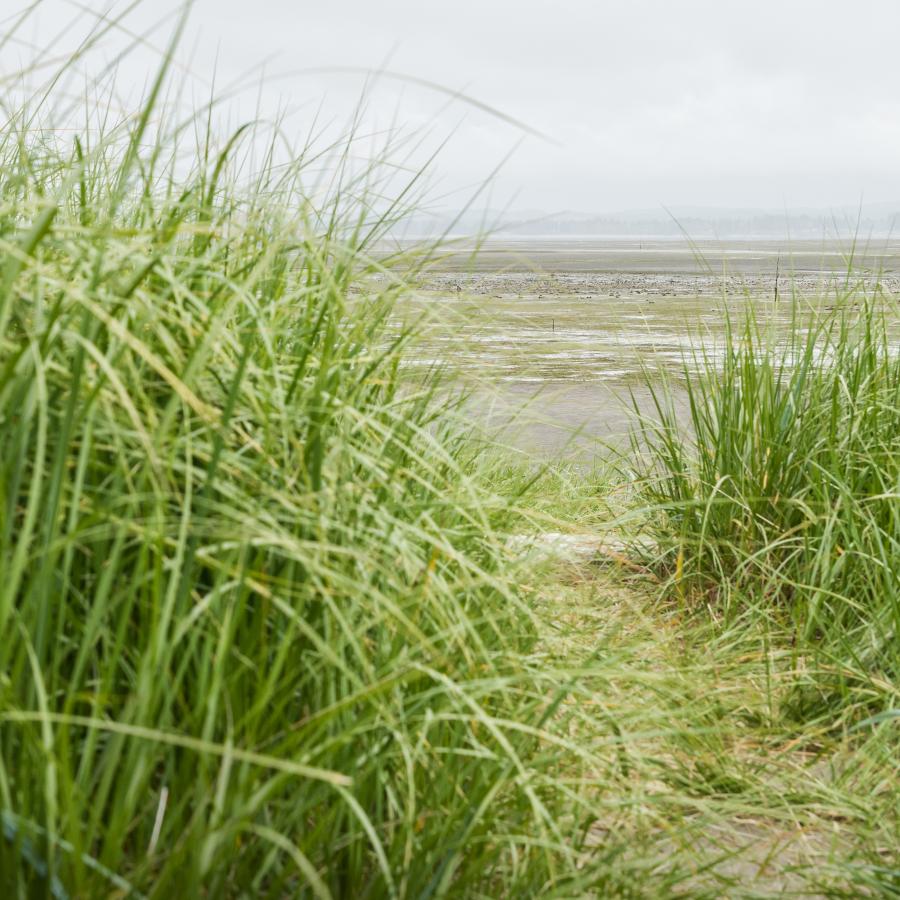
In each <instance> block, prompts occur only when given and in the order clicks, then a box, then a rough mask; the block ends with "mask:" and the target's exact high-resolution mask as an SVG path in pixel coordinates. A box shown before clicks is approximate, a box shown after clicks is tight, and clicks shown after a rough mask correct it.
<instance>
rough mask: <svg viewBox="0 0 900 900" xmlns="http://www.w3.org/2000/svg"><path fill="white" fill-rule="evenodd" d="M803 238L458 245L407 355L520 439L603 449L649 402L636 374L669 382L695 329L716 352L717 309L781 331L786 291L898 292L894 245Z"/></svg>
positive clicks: (418, 307)
mask: <svg viewBox="0 0 900 900" xmlns="http://www.w3.org/2000/svg"><path fill="white" fill-rule="evenodd" d="M812 243H813V242H799V243H795V244H792V245H788V244H786V243H784V242H774V241H767V242H758V243H753V244H720V243H716V244H712V243H710V242H707V243H705V244H703V245H699V246H695V245H691V244H688V243H687V242H677V241H657V242H645V241H639V240H635V241H596V240H593V241H566V242H560V241H515V242H510V243H497V244H490V245H488V246H486V247H485V248H484V249H483V250H482V251H481V253H480V254H479V255H478V256H476V257H475V258H474V260H473V259H472V257H471V255H468V253H467V252H466V251H464V250H463V249H462V248H460V249H458V250H457V251H455V252H454V253H449V254H446V255H444V256H442V257H441V258H440V259H439V260H438V261H437V262H436V263H435V265H434V266H433V267H432V268H431V269H430V271H429V272H428V273H427V275H426V276H424V277H423V278H422V279H421V280H420V282H419V285H418V291H417V294H416V296H415V298H414V299H413V300H412V301H410V305H409V312H410V313H411V314H412V315H415V316H417V317H418V316H422V317H424V329H423V334H422V339H421V343H420V346H419V352H418V353H417V355H416V358H414V359H413V360H412V361H411V365H412V366H413V367H416V366H430V365H433V364H434V363H436V362H437V363H447V364H449V365H450V366H451V367H452V368H455V369H457V370H458V371H459V372H460V374H461V375H462V376H463V378H464V380H465V381H466V382H467V383H468V385H469V386H470V388H471V389H472V390H473V391H474V396H473V400H472V402H471V404H470V407H469V412H470V413H471V415H473V416H474V417H476V418H477V419H478V420H480V421H481V422H483V423H484V424H485V426H486V427H487V428H488V430H489V431H491V432H493V433H499V435H500V437H501V439H502V440H504V441H507V442H509V443H511V444H512V445H514V446H515V447H517V448H519V449H522V450H524V451H526V452H528V453H535V454H537V455H539V456H542V457H563V458H568V459H572V460H577V461H586V460H589V459H590V458H591V457H594V456H597V455H606V454H608V452H609V450H608V448H609V446H613V447H622V446H623V445H624V444H625V443H626V442H627V435H628V431H629V429H630V427H631V425H632V423H633V417H632V413H631V412H629V411H628V408H629V407H630V406H631V403H632V398H634V399H635V400H636V401H637V403H638V405H639V406H640V407H641V409H642V410H645V409H647V407H648V406H649V405H650V404H649V394H648V392H647V389H646V387H644V386H643V385H642V381H643V375H642V373H648V372H649V373H650V374H651V377H657V376H658V377H661V375H662V373H663V372H664V371H665V372H667V373H669V374H670V375H671V376H672V377H673V378H674V379H675V383H676V385H677V380H678V378H680V377H683V376H684V354H685V351H686V350H688V349H689V348H691V347H694V346H696V345H697V343H698V341H699V340H702V342H703V343H704V345H705V346H707V347H709V348H710V352H711V353H712V354H713V356H714V355H715V353H716V343H717V340H719V339H720V338H721V336H722V334H723V331H724V326H725V318H726V315H729V314H730V315H734V316H740V315H742V314H743V312H744V311H746V308H747V306H748V305H751V306H752V307H753V309H754V312H755V313H756V314H757V315H758V316H759V317H760V318H761V319H762V320H768V321H771V322H772V324H773V326H774V327H775V328H784V329H787V327H788V325H789V322H790V320H791V315H792V305H793V304H792V302H791V301H792V299H793V300H795V301H796V302H797V303H799V304H800V305H801V306H804V307H806V306H809V307H810V308H822V307H825V308H827V307H829V306H831V305H834V304H835V303H841V302H845V301H844V300H842V299H841V298H842V295H845V294H846V292H847V290H848V288H849V287H851V286H856V287H862V288H863V289H865V290H867V291H871V290H873V289H874V288H875V285H876V284H877V285H879V286H880V288H879V289H880V290H882V291H885V292H887V293H889V294H900V242H894V243H890V244H889V243H888V242H881V243H880V244H878V245H877V246H876V245H875V244H874V242H873V243H871V244H870V245H869V246H868V247H866V248H861V247H857V248H851V247H849V246H848V245H847V244H838V243H834V242H833V243H831V244H826V243H822V242H818V243H816V244H815V246H812V245H811V244H812ZM698 251H700V252H698ZM464 253H465V254H466V255H465V259H464V258H463V254H464ZM714 265H715V266H718V271H715V270H714V268H713V266H714ZM848 273H849V274H848ZM688 368H690V365H689V366H688ZM676 393H677V387H676ZM676 402H681V401H680V399H679V398H676Z"/></svg>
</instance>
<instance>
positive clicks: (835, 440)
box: [633, 292, 900, 712]
mask: <svg viewBox="0 0 900 900" xmlns="http://www.w3.org/2000/svg"><path fill="white" fill-rule="evenodd" d="M797 302H798V305H797V308H796V309H795V314H794V318H793V321H792V323H791V325H790V326H789V327H787V328H786V329H785V328H777V327H773V326H771V325H770V324H767V323H766V321H765V320H764V317H757V316H754V315H753V314H752V312H751V313H750V314H748V315H747V316H746V317H745V318H744V319H742V320H738V321H730V322H729V327H728V329H727V332H726V334H725V337H724V340H723V342H722V344H721V346H720V347H718V348H715V349H713V348H709V349H707V350H706V351H704V350H699V349H698V350H697V351H695V352H694V353H693V354H690V355H689V357H688V358H687V359H686V360H685V372H684V376H685V377H684V378H683V379H679V382H678V386H677V387H676V386H675V385H674V384H670V385H669V386H668V388H667V387H662V388H659V387H654V386H652V385H651V389H652V391H653V398H654V403H655V413H656V414H655V416H652V417H646V418H645V419H644V420H643V425H642V427H641V428H640V429H639V430H638V433H637V437H636V440H635V445H634V449H635V453H634V454H633V458H634V459H635V460H636V466H637V469H638V472H639V476H640V481H641V491H642V497H643V502H645V503H646V504H647V505H648V506H649V507H650V508H651V509H652V510H654V514H653V516H652V524H651V528H652V529H653V530H654V531H655V533H656V536H657V538H658V539H659V541H660V547H661V551H662V556H663V562H664V567H665V568H666V569H667V571H668V573H669V576H670V586H671V587H672V589H673V590H674V592H675V594H676V595H677V596H678V597H680V598H682V599H684V600H686V601H688V602H692V603H695V604H708V605H709V606H710V607H711V608H713V609H715V610H716V612H717V614H725V615H727V616H730V617H731V620H732V621H736V620H737V619H740V618H742V619H744V620H745V621H750V622H753V621H755V622H760V621H762V622H769V623H770V624H772V625H774V626H775V627H776V628H777V629H779V630H780V633H781V634H785V633H787V636H788V637H789V639H790V641H791V642H792V644H793V646H794V648H795V654H796V663H797V666H798V667H801V668H804V667H806V666H810V661H811V660H814V662H813V663H812V664H811V666H810V668H811V669H814V670H815V672H812V671H811V672H810V674H809V680H810V685H809V688H810V692H811V693H810V696H812V697H813V698H814V700H813V702H814V708H816V709H819V710H820V711H821V710H822V709H823V708H824V709H826V710H832V711H833V710H834V709H835V708H836V707H837V708H840V707H842V706H845V705H847V704H851V705H852V703H851V701H853V702H855V701H862V702H863V703H864V705H873V706H874V707H875V708H876V710H877V709H878V708H879V707H883V708H885V709H891V708H893V707H894V706H895V705H896V704H897V685H898V677H900V636H898V628H900V355H898V352H897V350H898V344H897V337H896V334H897V331H896V321H897V309H896V306H895V304H894V301H892V300H890V299H889V298H887V297H884V296H882V295H881V294H878V293H876V294H875V295H872V296H865V295H862V294H860V293H858V292H849V293H847V294H844V295H841V296H840V297H839V298H838V303H837V304H836V306H835V307H834V309H832V310H831V311H825V310H824V309H822V308H820V309H819V311H818V312H817V311H814V310H811V311H801V309H800V306H799V301H797ZM698 372H699V375H698V374H697V373H698ZM807 699H809V697H808V698H807ZM808 712H811V710H808Z"/></svg>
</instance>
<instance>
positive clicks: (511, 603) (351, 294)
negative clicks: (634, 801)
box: [0, 65, 590, 897]
mask: <svg viewBox="0 0 900 900" xmlns="http://www.w3.org/2000/svg"><path fill="white" fill-rule="evenodd" d="M165 74H166V66H165V65H164V66H163V68H162V70H161V72H160V75H159V77H158V79H157V80H156V82H155V83H154V84H153V86H152V89H151V91H150V94H149V98H148V100H147V102H146V104H145V106H144V107H143V108H142V109H141V110H140V111H139V113H138V115H136V116H134V117H131V118H129V119H127V120H124V121H123V122H122V123H121V124H119V125H116V126H112V125H107V126H106V128H105V130H104V131H103V132H101V133H100V134H97V133H95V132H90V131H85V132H83V133H78V134H76V135H70V133H69V132H66V133H65V134H66V139H65V140H63V139H62V138H54V139H49V138H47V133H45V132H42V131H41V130H40V129H41V123H42V121H43V119H42V118H41V116H42V115H43V112H42V109H40V108H39V109H33V108H31V107H25V108H22V109H20V110H17V111H13V114H12V115H11V116H10V118H9V120H8V122H7V124H6V125H5V126H4V128H3V130H2V133H0V253H2V266H0V448H2V454H0V572H2V583H0V815H2V834H0V886H2V891H3V895H4V896H9V897H12V896H23V897H24V896H31V895H37V896H42V895H53V896H55V897H87V896H141V895H147V896H155V897H172V896H185V897H187V896H212V897H227V896H254V897H256V896H259V897H283V896H316V897H327V896H334V897H346V896H359V897H382V896H397V897H409V896H417V897H431V896H443V895H446V894H448V893H451V892H452V893H454V894H455V895H457V896H458V895H461V894H478V893H481V894H483V895H493V896H497V895H505V896H515V895H522V894H523V893H539V892H541V891H549V890H563V889H564V888H563V887H561V886H564V885H566V884H569V885H570V886H571V885H573V884H577V883H578V882H577V879H579V878H585V877H587V876H586V875H585V873H586V872H588V871H589V870H590V867H589V866H588V867H587V868H584V866H585V864H586V862H587V859H588V856H586V851H584V850H583V839H584V835H585V832H586V830H587V828H586V824H585V823H586V822H589V821H590V814H589V810H588V808H587V805H586V803H585V801H584V798H583V797H582V796H580V794H579V792H578V791H575V790H572V789H570V788H569V787H568V786H567V782H566V781H565V779H564V778H563V777H562V772H563V771H564V769H565V767H566V765H570V768H569V769H568V771H569V772H570V774H573V777H574V773H576V772H577V771H578V768H577V766H574V767H572V766H571V763H572V759H575V757H574V755H572V754H570V753H569V750H568V749H566V748H567V747H568V746H569V744H568V742H567V739H566V738H565V736H564V735H562V736H561V735H559V734H556V733H555V731H554V728H555V726H554V715H555V711H556V709H557V706H558V704H559V703H560V701H561V700H562V699H563V697H564V696H565V694H566V693H567V691H568V689H569V687H568V684H567V682H566V681H565V679H562V678H560V677H558V676H556V675H554V674H553V673H552V672H543V671H541V670H540V669H539V668H538V667H536V666H535V665H533V664H532V663H530V662H529V655H528V654H529V653H530V652H531V650H532V649H533V646H534V642H535V636H536V631H535V628H534V623H533V618H532V615H531V613H530V612H529V610H528V608H527V607H526V605H525V604H524V603H523V602H522V600H521V598H520V596H519V591H518V588H517V586H516V584H515V581H514V578H513V573H512V570H511V567H510V565H509V564H508V562H507V560H506V557H505V554H504V551H503V542H502V540H501V538H499V537H497V536H496V534H495V532H494V530H493V528H492V527H491V524H490V523H491V521H494V522H495V523H496V522H500V523H501V524H502V521H503V517H502V510H501V511H500V512H499V513H498V510H497V509H496V508H494V507H492V504H495V505H496V503H495V500H494V499H493V498H492V497H491V496H490V495H489V494H487V493H486V492H485V491H484V490H483V489H482V488H481V487H480V486H479V484H480V481H479V479H478V478H477V477H476V475H477V472H478V468H479V465H480V463H479V462H478V453H477V451H475V450H473V449H471V448H469V447H468V445H466V444H465V442H464V439H463V438H462V437H460V436H459V434H458V431H457V430H456V429H455V428H454V427H453V425H452V415H450V414H449V413H450V412H452V408H451V406H450V404H451V401H449V400H446V399H444V400H440V399H438V397H437V396H436V388H437V385H438V381H437V376H436V375H430V376H427V377H425V378H424V379H422V380H420V381H419V383H417V384H416V385H410V384H409V380H408V379H406V380H405V381H404V380H403V379H401V377H400V373H401V363H402V361H403V354H404V352H405V346H406V343H407V341H408V339H409V336H410V333H411V332H410V330H409V329H408V328H399V329H398V328H397V327H396V325H395V324H392V323H391V311H392V309H393V303H394V300H395V299H396V297H397V296H398V294H399V293H401V292H402V291H404V290H405V284H404V283H403V281H402V280H399V279H398V277H397V276H396V274H390V272H388V268H387V267H388V265H389V263H390V262H391V261H385V260H384V259H377V258H376V256H377V255H376V254H375V253H373V249H374V247H375V245H376V243H377V242H378V240H379V239H380V238H382V237H383V236H384V234H385V233H386V231H387V229H389V228H390V226H391V225H392V224H393V223H394V221H395V220H396V219H397V217H398V216H400V215H402V213H403V211H404V209H405V208H406V205H407V204H408V198H409V197H410V196H411V195H412V193H413V192H414V187H415V183H416V176H412V177H411V181H410V183H409V184H408V185H406V186H405V187H402V188H401V189H400V190H399V192H398V193H397V194H395V197H394V200H392V201H390V202H385V200H384V198H383V197H382V196H380V194H379V184H380V182H379V178H380V172H379V169H378V168H377V167H375V168H366V169H364V170H363V171H362V172H360V171H359V170H358V169H354V168H353V166H351V165H350V164H349V163H348V162H347V160H348V159H349V157H350V155H351V154H352V147H353V135H350V136H348V138H347V143H346V144H345V145H342V146H338V147H337V148H335V149H334V151H333V153H332V155H331V156H330V157H329V158H328V160H327V162H328V166H329V171H330V172H331V175H332V180H331V181H330V182H329V183H326V188H327V190H324V191H323V190H321V189H320V190H319V191H318V192H317V193H316V194H315V195H313V194H312V193H311V191H310V189H309V188H308V182H309V181H310V180H311V178H312V176H311V175H309V174H308V173H309V171H310V170H311V169H317V168H320V164H321V163H322V157H321V155H316V154H314V153H312V152H311V151H310V152H308V153H307V155H306V156H302V155H301V156H300V157H299V158H297V159H295V160H294V161H293V162H292V163H291V164H290V165H289V166H286V167H277V166H275V165H274V164H272V163H271V162H269V163H266V162H265V158H266V157H265V154H263V160H264V162H263V164H262V165H261V166H260V167H258V168H257V169H256V170H255V171H254V172H252V173H248V171H247V170H246V168H245V167H242V166H243V165H244V162H245V161H246V159H247V158H248V157H247V155H246V154H244V155H243V156H242V153H241V149H240V148H241V142H242V140H245V139H247V138H248V136H249V131H245V130H243V129H242V130H240V131H238V132H235V134H234V135H233V137H232V138H231V139H229V140H226V141H225V142H223V143H222V144H220V145H219V146H220V149H219V150H215V151H214V150H213V149H212V148H213V147H214V146H216V143H215V136H214V131H213V130H212V129H211V126H210V127H209V128H207V127H206V125H205V122H204V120H203V119H202V117H201V118H199V119H198V118H190V117H189V118H188V119H187V120H184V121H179V120H178V119H177V117H175V116H174V115H172V113H171V110H168V109H167V108H165V107H164V106H161V105H160V103H159V97H160V96H161V91H162V85H163V83H164V78H165ZM43 103H44V101H41V104H43ZM169 121H171V122H172V127H171V128H169V127H168V125H167V123H168V122H169ZM160 123H161V124H160ZM195 131H197V132H199V134H200V138H199V139H197V140H196V142H194V143H192V142H191V140H189V138H188V137H187V136H188V135H191V134H193V133H194V132H195ZM48 133H49V132H48ZM185 159H189V160H190V161H191V162H190V164H189V165H188V166H185V163H184V160H185ZM313 196H315V199H312V197H313ZM408 270H409V271H410V272H414V271H415V266H414V264H413V263H410V264H409V266H408ZM391 272H395V269H392V270H391ZM373 274H378V275H380V276H382V277H381V278H379V279H377V280H376V281H372V280H371V279H370V278H369V276H371V275H373ZM442 396H445V395H442ZM448 423H449V424H448ZM548 741H550V742H551V743H549V744H548V743H547V742H548ZM548 748H555V749H548ZM570 757H571V759H570ZM567 759H568V760H569V763H566V762H565V760H567ZM572 879H576V881H572ZM571 890H576V888H575V887H571Z"/></svg>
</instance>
